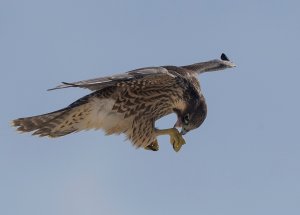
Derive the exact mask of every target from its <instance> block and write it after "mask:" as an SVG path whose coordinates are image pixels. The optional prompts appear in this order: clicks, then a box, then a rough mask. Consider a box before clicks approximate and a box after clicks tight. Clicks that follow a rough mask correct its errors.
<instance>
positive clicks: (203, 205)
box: [0, 0, 300, 215]
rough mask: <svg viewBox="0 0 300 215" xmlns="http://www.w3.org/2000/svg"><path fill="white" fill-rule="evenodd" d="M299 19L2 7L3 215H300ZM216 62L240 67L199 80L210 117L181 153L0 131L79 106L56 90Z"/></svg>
mask: <svg viewBox="0 0 300 215" xmlns="http://www.w3.org/2000/svg"><path fill="white" fill-rule="evenodd" d="M299 20H300V3H299V1H292V0H287V1H276V0H274V1H271V0H270V1H258V0H253V1H238V0H235V1H234V0H228V1H216V0H206V1H201V0H199V1H196V0H195V1H188V0H187V1H178V0H174V1H171V0H169V1H166V0H153V1H138V0H128V1H101V0H100V1H96V0H85V1H71V0H69V1H68V0H52V1H38V0H27V1H21V0H15V1H14V0H1V1H0V59H1V60H0V62H1V63H0V71H1V77H2V78H1V85H0V95H1V114H0V118H1V120H0V214H5V215H41V214H43V215H52V214H55V215H63V214H64V215H65V214H72V215H77V214H78V215H79V214H89V215H90V214H92V215H93V214H109V215H133V214H143V215H153V214H172V215H177V214H178V215H179V214H180V215H181V214H204V215H220V214H222V215H227V214H228V215H241V214H243V215H253V214H272V215H276V214H278V215H279V214H280V215H281V214H289V215H293V214H300V138H299V133H300V132H299V131H300V130H299V122H300V115H299V110H300V100H299V92H300V87H299V86H300V84H299V83H300V71H299V65H298V64H299V62H300V54H299V53H300V51H299V50H300V40H299V38H300V22H299ZM222 52H224V53H226V54H227V56H228V57H229V58H230V59H231V60H232V61H233V62H235V63H236V64H237V65H238V67H237V68H235V69H230V70H225V71H222V72H216V73H207V74H203V75H201V77H199V78H200V79H201V80H200V81H201V85H202V90H203V93H204V95H205V97H206V100H207V104H208V117H207V119H206V121H205V122H204V124H203V125H202V126H201V127H200V128H199V129H197V130H195V131H192V132H190V133H188V134H187V135H186V136H185V139H186V142H187V144H186V145H184V146H183V148H182V150H181V151H180V152H179V153H175V152H174V151H173V149H172V147H171V145H170V144H169V138H168V137H161V138H159V142H160V151H158V152H150V151H145V150H142V149H138V150H137V149H135V148H134V147H132V146H131V144H130V143H129V142H128V141H124V139H125V138H124V136H105V135H104V134H103V132H101V131H89V132H81V133H76V134H72V135H68V136H65V137H62V138H58V139H49V138H38V137H34V136H31V135H29V134H22V135H21V134H18V133H17V132H15V130H14V129H13V128H11V127H10V125H9V122H10V121H11V120H12V119H15V118H18V117H25V116H31V115H37V114H42V113H46V112H50V111H54V110H57V109H59V108H63V107H65V106H67V105H68V104H70V103H71V102H73V101H74V100H76V99H78V98H80V97H81V96H83V95H86V94H88V93H89V91H87V90H83V89H66V90H58V91H51V92H47V91H46V90H47V89H48V88H51V87H54V86H56V85H57V84H59V83H60V82H61V81H69V82H71V81H78V80H83V79H89V78H95V77H100V76H106V75H110V74H115V73H120V72H126V71H128V70H131V69H136V68H139V67H145V66H160V65H170V64H171V65H186V64H192V63H195V62H200V61H205V60H210V59H214V58H218V57H219V56H220V54H221V53H222ZM174 122H175V116H170V117H166V118H164V119H162V120H160V122H159V123H158V124H157V125H158V126H159V127H160V128H167V127H170V126H173V124H174Z"/></svg>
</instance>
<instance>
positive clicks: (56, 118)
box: [12, 54, 235, 152]
mask: <svg viewBox="0 0 300 215" xmlns="http://www.w3.org/2000/svg"><path fill="white" fill-rule="evenodd" d="M232 67H235V64H234V63H233V62H231V61H230V60H229V59H228V57H227V56H226V55H225V54H222V55H221V57H220V59H215V60H210V61H206V62H201V63H195V64H192V65H187V66H160V67H145V68H140V69H136V70H132V71H129V72H126V73H122V74H117V75H113V76H109V77H102V78H96V79H90V80H85V81H78V82H73V83H67V82H62V84H61V85H59V86H57V87H55V88H52V89H49V90H55V89H62V88H68V87H80V88H86V89H89V90H91V91H92V93H91V94H89V95H86V96H84V97H82V98H80V99H78V100H77V101H75V102H73V103H72V104H70V105H69V106H67V107H66V108H63V109H60V110H57V111H54V112H51V113H47V114H43V115H38V116H32V117H25V118H19V119H15V120H13V121H12V125H13V126H16V127H17V130H18V131H21V132H33V133H32V134H33V135H38V136H41V137H43V136H48V137H60V136H64V135H67V134H70V133H73V132H78V131H82V130H88V129H103V130H104V131H105V133H106V134H107V135H110V134H121V133H123V134H125V135H126V137H127V138H128V139H129V140H130V141H131V142H132V144H133V145H134V146H135V147H136V148H140V147H142V148H145V149H148V150H152V151H157V150H158V149H159V145H158V142H157V137H158V136H160V135H169V136H170V143H171V144H172V146H173V149H174V150H175V151H176V152H178V151H179V150H180V149H181V147H182V145H183V144H185V140H184V139H183V137H182V135H185V134H186V133H187V132H188V131H190V130H193V129H196V128H198V127H199V126H200V125H201V124H202V123H203V121H204V120H205V118H206V114H207V106H206V102H205V98H204V96H203V94H202V92H201V88H200V84H199V81H198V80H197V75H198V74H201V73H204V72H210V71H217V70H223V69H226V68H232ZM171 113H176V115H177V122H176V123H175V125H174V127H173V128H169V129H158V128H155V121H156V120H158V119H160V118H161V117H163V116H166V115H168V114H171ZM176 127H178V128H181V131H180V132H179V131H178V130H177V129H176Z"/></svg>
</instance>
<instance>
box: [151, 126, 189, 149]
mask: <svg viewBox="0 0 300 215" xmlns="http://www.w3.org/2000/svg"><path fill="white" fill-rule="evenodd" d="M156 132H157V136H158V135H165V134H168V135H170V143H171V144H172V145H173V149H174V151H175V152H179V150H180V149H181V147H182V145H184V144H185V140H184V139H183V137H182V135H181V134H180V132H179V131H178V130H177V129H176V128H169V129H163V130H159V129H157V130H156Z"/></svg>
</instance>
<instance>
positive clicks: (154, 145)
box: [145, 140, 159, 151]
mask: <svg viewBox="0 0 300 215" xmlns="http://www.w3.org/2000/svg"><path fill="white" fill-rule="evenodd" d="M145 149H146V150H151V151H158V150H159V145H158V142H157V140H155V141H153V142H152V143H151V144H150V145H148V146H146V147H145Z"/></svg>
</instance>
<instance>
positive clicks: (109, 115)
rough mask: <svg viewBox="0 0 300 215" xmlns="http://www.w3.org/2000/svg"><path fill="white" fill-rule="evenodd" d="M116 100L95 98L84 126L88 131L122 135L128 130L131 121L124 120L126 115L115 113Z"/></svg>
mask: <svg viewBox="0 0 300 215" xmlns="http://www.w3.org/2000/svg"><path fill="white" fill-rule="evenodd" d="M114 104H115V100H114V99H98V98H95V99H94V100H93V102H91V108H90V110H91V111H90V113H89V116H88V117H87V120H85V122H84V124H83V125H82V126H83V127H85V128H86V129H103V130H104V131H105V132H106V134H113V133H122V132H124V131H126V130H127V126H128V125H129V124H130V123H129V121H130V119H124V114H122V113H118V112H116V111H113V110H112V108H113V106H114Z"/></svg>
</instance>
